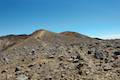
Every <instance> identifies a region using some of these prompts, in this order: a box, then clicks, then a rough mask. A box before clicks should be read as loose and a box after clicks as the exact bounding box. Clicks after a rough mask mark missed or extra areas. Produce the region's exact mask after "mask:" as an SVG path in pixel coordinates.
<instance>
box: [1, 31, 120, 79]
mask: <svg viewBox="0 0 120 80" xmlns="http://www.w3.org/2000/svg"><path fill="white" fill-rule="evenodd" d="M0 80H120V40H119V39H118V40H102V39H98V38H90V37H88V36H85V35H83V34H80V33H76V32H70V31H66V32H61V33H54V32H50V31H47V30H37V31H35V32H33V33H32V34H30V35H12V36H11V35H9V36H4V37H0Z"/></svg>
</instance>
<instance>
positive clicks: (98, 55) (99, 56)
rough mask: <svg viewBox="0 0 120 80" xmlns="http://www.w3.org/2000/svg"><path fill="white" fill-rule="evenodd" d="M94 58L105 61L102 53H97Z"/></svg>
mask: <svg viewBox="0 0 120 80" xmlns="http://www.w3.org/2000/svg"><path fill="white" fill-rule="evenodd" d="M94 57H95V58H96V59H100V60H103V59H104V55H103V53H102V52H98V51H97V52H95V54H94Z"/></svg>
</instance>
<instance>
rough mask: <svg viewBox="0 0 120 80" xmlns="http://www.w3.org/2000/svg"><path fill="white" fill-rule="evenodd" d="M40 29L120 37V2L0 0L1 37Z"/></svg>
mask: <svg viewBox="0 0 120 80" xmlns="http://www.w3.org/2000/svg"><path fill="white" fill-rule="evenodd" d="M37 29H47V30H50V31H54V32H61V31H76V32H80V33H82V34H86V35H88V36H92V37H100V38H120V0H0V35H7V34H30V33H32V32H33V31H35V30H37Z"/></svg>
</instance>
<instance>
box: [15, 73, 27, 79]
mask: <svg viewBox="0 0 120 80" xmlns="http://www.w3.org/2000/svg"><path fill="white" fill-rule="evenodd" d="M27 79H28V77H27V76H26V75H24V74H21V75H18V76H17V78H16V80H27Z"/></svg>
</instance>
